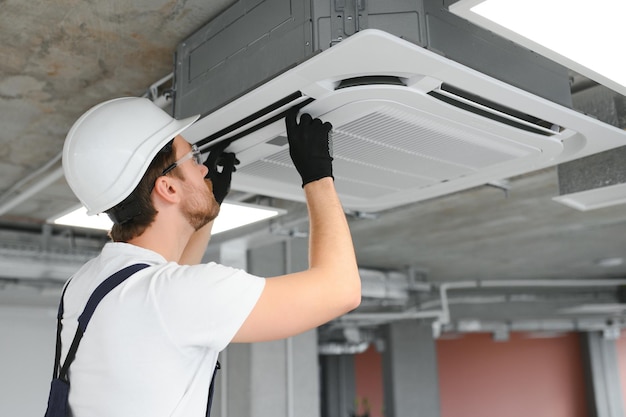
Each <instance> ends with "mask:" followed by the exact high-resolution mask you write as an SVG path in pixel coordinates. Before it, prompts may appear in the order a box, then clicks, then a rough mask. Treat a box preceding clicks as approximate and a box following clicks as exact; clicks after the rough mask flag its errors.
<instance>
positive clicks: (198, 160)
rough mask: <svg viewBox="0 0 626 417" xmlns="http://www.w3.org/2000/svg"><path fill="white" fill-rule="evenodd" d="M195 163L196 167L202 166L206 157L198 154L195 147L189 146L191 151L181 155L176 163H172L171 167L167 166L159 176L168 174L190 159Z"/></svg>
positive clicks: (198, 151)
mask: <svg viewBox="0 0 626 417" xmlns="http://www.w3.org/2000/svg"><path fill="white" fill-rule="evenodd" d="M192 158H193V160H194V161H195V162H196V164H197V165H200V164H202V163H203V162H204V161H205V159H206V156H205V155H202V153H201V152H200V149H198V147H197V146H196V145H191V151H190V152H189V153H187V154H185V155H183V157H182V158H180V159H179V160H178V161H176V162H174V163H173V164H172V165H170V166H168V167H167V168H165V169H164V170H163V172H162V173H161V175H165V174H167V173H168V172H170V171H171V170H173V169H174V168H176V167H177V166H179V165H180V164H182V163H183V162H185V161H187V160H189V159H192Z"/></svg>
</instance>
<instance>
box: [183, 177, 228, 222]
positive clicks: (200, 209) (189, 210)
mask: <svg viewBox="0 0 626 417" xmlns="http://www.w3.org/2000/svg"><path fill="white" fill-rule="evenodd" d="M205 183H206V185H207V186H206V188H203V189H201V191H200V192H198V191H196V192H191V193H187V195H189V196H190V198H187V199H185V201H184V203H183V206H182V208H181V211H182V213H183V215H184V216H185V218H187V221H188V222H189V224H190V225H191V226H192V227H193V228H194V230H199V229H201V228H202V226H204V225H206V224H207V223H209V222H210V221H212V220H214V219H215V218H216V217H217V215H218V214H219V212H220V205H219V204H217V202H216V201H215V197H214V196H213V192H212V191H211V188H210V187H211V186H210V184H211V183H210V181H209V180H205Z"/></svg>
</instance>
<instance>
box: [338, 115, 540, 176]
mask: <svg viewBox="0 0 626 417" xmlns="http://www.w3.org/2000/svg"><path fill="white" fill-rule="evenodd" d="M446 122H447V121H444V120H438V119H436V118H433V117H432V116H430V115H424V116H421V115H419V114H418V112H415V111H413V112H411V113H409V112H408V111H403V110H401V109H400V107H396V106H394V107H392V106H388V107H379V108H378V109H377V110H376V111H375V112H372V113H370V114H367V115H365V116H363V117H360V118H358V119H356V120H353V121H351V122H349V123H347V124H345V125H343V126H338V127H335V128H334V131H333V138H334V141H333V142H334V145H333V146H334V149H335V154H336V155H337V156H341V155H342V154H345V155H350V156H351V157H352V158H355V159H363V160H368V162H370V163H373V162H374V161H377V163H378V164H380V165H385V166H394V165H396V166H403V165H405V164H403V163H402V160H403V159H407V163H406V164H407V165H409V166H411V165H414V164H411V163H410V162H409V159H410V160H414V158H415V156H418V157H421V158H426V159H431V160H434V161H438V162H440V163H445V164H446V165H456V166H458V167H460V168H462V171H463V172H466V171H468V170H474V169H480V168H484V167H487V166H491V165H494V164H498V163H501V162H506V161H509V160H512V159H515V158H519V157H523V156H526V155H528V154H530V153H532V152H533V151H535V149H534V148H530V147H528V148H526V147H520V146H510V145H509V144H506V143H496V142H494V141H488V140H486V139H485V136H484V135H481V136H479V135H476V134H473V133H472V132H471V131H468V130H467V129H465V130H462V129H460V128H456V127H454V126H452V125H451V123H446ZM348 138H354V139H356V141H355V140H354V139H353V140H348ZM515 145H518V144H515ZM383 156H384V159H382V157H383ZM448 168H453V167H448ZM448 168H446V169H448ZM453 170H454V168H453ZM457 170H458V169H457Z"/></svg>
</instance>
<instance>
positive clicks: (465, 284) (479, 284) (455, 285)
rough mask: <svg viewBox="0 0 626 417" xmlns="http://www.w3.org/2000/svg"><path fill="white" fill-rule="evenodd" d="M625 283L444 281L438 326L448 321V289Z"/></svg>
mask: <svg viewBox="0 0 626 417" xmlns="http://www.w3.org/2000/svg"><path fill="white" fill-rule="evenodd" d="M620 285H626V279H600V280H575V279H569V280H545V279H543V280H542V279H539V280H509V281H494V280H486V281H481V280H476V281H461V282H450V283H444V284H441V285H440V286H439V297H440V299H441V308H442V311H441V312H442V314H441V317H440V319H439V323H438V325H439V326H444V325H447V324H449V323H450V303H449V300H448V291H451V290H459V289H470V288H532V287H543V288H545V287H552V288H584V287H618V286H620Z"/></svg>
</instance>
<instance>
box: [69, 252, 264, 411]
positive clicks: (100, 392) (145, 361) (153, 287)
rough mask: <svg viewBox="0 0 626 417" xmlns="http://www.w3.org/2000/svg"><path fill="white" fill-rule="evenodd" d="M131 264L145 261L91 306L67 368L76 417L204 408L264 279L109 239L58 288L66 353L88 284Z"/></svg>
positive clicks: (92, 286)
mask: <svg viewBox="0 0 626 417" xmlns="http://www.w3.org/2000/svg"><path fill="white" fill-rule="evenodd" d="M135 263H146V264H149V265H150V266H149V267H148V268H146V269H143V270H141V271H139V272H136V273H135V274H134V275H132V276H131V277H130V278H128V279H127V280H126V281H124V282H123V283H122V284H120V285H119V286H118V287H116V288H115V289H114V290H113V291H111V292H110V293H109V294H108V295H107V296H106V297H104V299H103V300H102V302H100V304H99V305H98V307H97V308H96V310H95V313H94V315H93V316H92V318H91V321H90V322H89V324H88V325H87V329H86V331H85V334H84V336H83V339H82V341H81V343H80V346H79V347H78V351H77V353H76V358H75V360H74V362H73V363H72V365H71V366H70V368H69V378H70V396H69V404H70V408H71V411H72V414H73V416H74V417H96V416H98V417H109V416H110V417H135V416H137V417H139V416H149V417H159V416H177V417H182V416H185V417H201V416H204V415H205V412H206V406H207V398H208V391H209V384H210V382H211V378H212V376H213V371H214V368H215V364H216V361H217V355H218V353H219V352H220V351H221V350H223V349H224V348H225V347H226V346H227V345H228V343H229V342H230V341H231V340H232V338H233V337H234V335H235V333H236V332H237V330H238V329H239V328H240V327H241V325H242V324H243V322H244V321H245V319H246V318H247V317H248V314H249V313H250V311H251V310H252V308H253V307H254V305H255V304H256V302H257V300H258V298H259V296H260V295H261V292H262V290H263V287H264V285H265V280H264V279H263V278H260V277H256V276H253V275H250V274H248V273H246V272H245V271H242V270H238V269H233V268H229V267H225V266H222V265H218V264H215V263H209V264H201V265H193V266H181V265H178V264H177V263H174V262H167V261H166V260H165V259H164V258H163V257H162V256H161V255H159V254H157V253H155V252H152V251H150V250H147V249H143V248H140V247H138V246H135V245H130V244H126V243H107V244H106V245H105V247H104V248H103V250H102V253H101V254H100V255H99V256H98V257H97V258H95V259H93V260H91V261H89V262H88V263H87V264H85V265H84V266H83V267H82V268H81V269H80V270H79V271H78V272H77V273H76V274H75V275H74V277H73V278H72V280H71V281H70V283H69V285H68V287H67V291H66V293H65V297H64V303H65V313H64V315H63V333H62V348H63V349H62V356H61V363H62V362H63V360H64V359H65V356H66V355H67V352H68V350H69V346H70V344H71V341H72V339H73V337H74V333H75V332H76V327H77V320H78V316H79V315H80V314H81V313H82V311H83V309H84V307H85V305H86V303H87V300H88V298H89V297H90V296H91V294H92V292H93V291H94V289H95V288H96V287H97V286H98V285H99V284H100V283H101V282H102V281H104V280H105V279H106V278H108V277H109V276H110V275H112V274H113V273H115V272H117V271H119V270H121V269H123V268H124V267H126V266H128V265H132V264H135Z"/></svg>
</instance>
